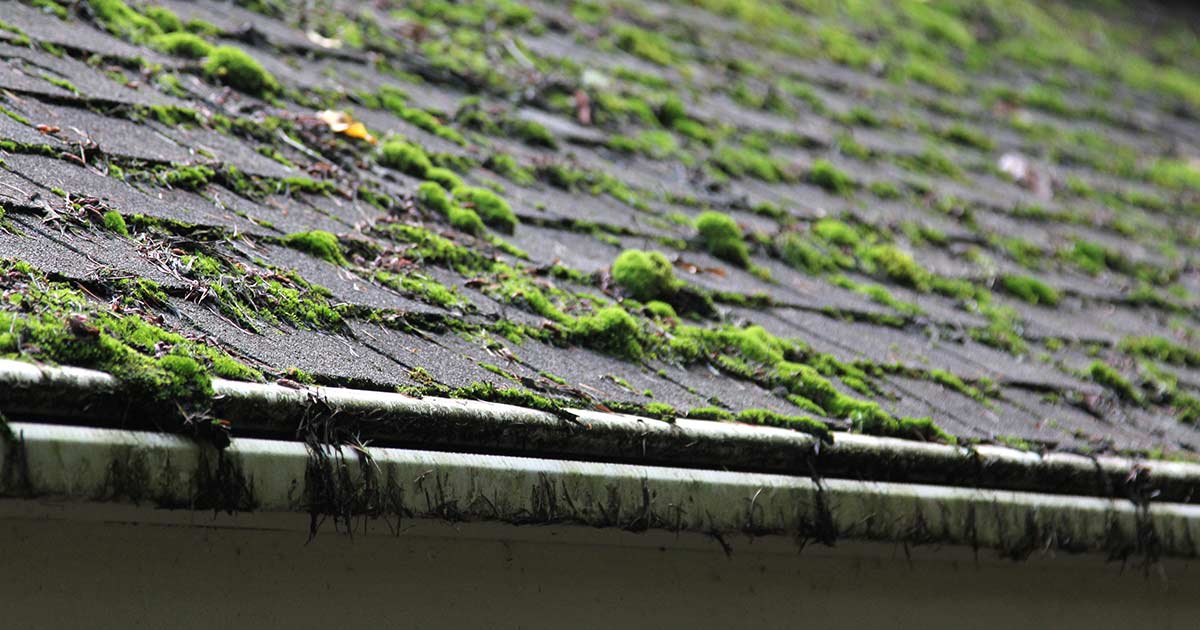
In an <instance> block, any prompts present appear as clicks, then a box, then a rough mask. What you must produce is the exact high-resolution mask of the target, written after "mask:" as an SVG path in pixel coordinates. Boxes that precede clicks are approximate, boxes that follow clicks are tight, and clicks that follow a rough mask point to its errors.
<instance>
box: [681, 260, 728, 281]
mask: <svg viewBox="0 0 1200 630" xmlns="http://www.w3.org/2000/svg"><path fill="white" fill-rule="evenodd" d="M674 264H675V268H676V269H681V270H683V271H685V272H687V273H690V274H693V275H695V274H701V273H708V274H712V275H714V276H717V277H719V278H724V277H725V270H724V269H722V268H720V267H701V266H700V265H697V264H694V263H690V262H688V261H686V260H684V259H682V258H677V259H676V260H675V263H674Z"/></svg>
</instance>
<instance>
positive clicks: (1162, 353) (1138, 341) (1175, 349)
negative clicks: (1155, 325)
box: [1120, 337, 1200, 367]
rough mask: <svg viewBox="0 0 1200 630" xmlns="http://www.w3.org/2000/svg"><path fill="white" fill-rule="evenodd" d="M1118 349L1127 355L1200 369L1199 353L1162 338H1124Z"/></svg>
mask: <svg viewBox="0 0 1200 630" xmlns="http://www.w3.org/2000/svg"><path fill="white" fill-rule="evenodd" d="M1120 348H1121V350H1122V351H1124V352H1128V353H1129V354H1136V355H1139V356H1143V357H1150V358H1153V359H1157V360H1159V361H1163V362H1165V363H1173V364H1175V365H1188V366H1191V367H1200V351H1196V350H1192V349H1191V348H1188V347H1185V346H1181V345H1179V344H1177V343H1174V342H1172V341H1170V340H1169V339H1164V338H1162V337H1126V338H1125V339H1122V340H1121V344H1120Z"/></svg>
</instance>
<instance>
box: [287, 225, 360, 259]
mask: <svg viewBox="0 0 1200 630" xmlns="http://www.w3.org/2000/svg"><path fill="white" fill-rule="evenodd" d="M280 242H282V243H283V244H284V245H286V246H288V247H291V248H292V249H297V250H300V251H302V252H305V253H307V254H311V255H313V256H316V257H317V258H320V259H321V260H324V261H326V262H329V263H333V264H335V265H338V266H341V267H344V266H346V265H347V264H348V263H347V262H346V257H345V256H343V255H342V248H341V246H340V245H339V244H338V237H337V236H336V235H334V234H331V233H329V232H325V231H323V230H313V231H311V232H296V233H294V234H289V235H287V236H285V237H283V239H282V240H281V241H280Z"/></svg>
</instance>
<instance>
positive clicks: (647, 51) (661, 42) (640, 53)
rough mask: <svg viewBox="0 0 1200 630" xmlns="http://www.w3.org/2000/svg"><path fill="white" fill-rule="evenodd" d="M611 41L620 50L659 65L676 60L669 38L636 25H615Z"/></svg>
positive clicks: (667, 64) (672, 62) (671, 63)
mask: <svg viewBox="0 0 1200 630" xmlns="http://www.w3.org/2000/svg"><path fill="white" fill-rule="evenodd" d="M613 41H614V43H615V44H616V45H617V47H618V48H620V49H621V50H624V51H625V52H627V53H629V54H631V55H634V56H637V57H641V58H642V59H645V60H646V61H649V62H651V63H655V64H658V65H660V66H669V65H673V64H674V63H675V60H676V55H675V52H674V50H673V49H672V47H671V42H670V40H668V39H667V38H666V37H663V36H662V35H660V34H658V33H655V32H652V31H647V30H645V29H641V28H638V27H636V26H632V25H629V24H619V25H617V27H616V28H614V29H613Z"/></svg>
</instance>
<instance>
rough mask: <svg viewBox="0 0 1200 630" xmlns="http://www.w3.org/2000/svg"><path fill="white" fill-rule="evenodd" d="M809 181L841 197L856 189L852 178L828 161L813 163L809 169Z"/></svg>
mask: <svg viewBox="0 0 1200 630" xmlns="http://www.w3.org/2000/svg"><path fill="white" fill-rule="evenodd" d="M808 181H809V183H811V184H815V185H817V186H820V187H821V188H824V189H825V190H828V191H829V192H831V193H836V194H839V195H845V194H847V193H849V192H850V191H851V190H852V189H853V188H854V181H853V180H851V179H850V176H849V175H847V174H846V173H844V172H842V171H841V170H839V169H838V168H837V167H836V166H834V165H833V164H831V163H830V162H829V161H828V160H816V161H815V162H813V163H812V166H811V167H810V168H809V169H808Z"/></svg>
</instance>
